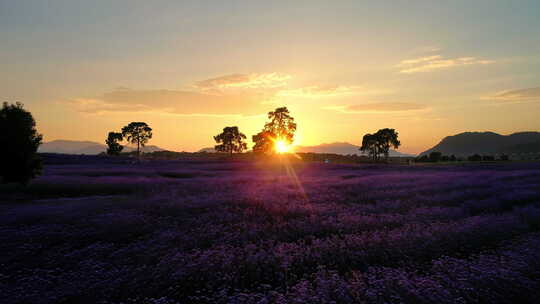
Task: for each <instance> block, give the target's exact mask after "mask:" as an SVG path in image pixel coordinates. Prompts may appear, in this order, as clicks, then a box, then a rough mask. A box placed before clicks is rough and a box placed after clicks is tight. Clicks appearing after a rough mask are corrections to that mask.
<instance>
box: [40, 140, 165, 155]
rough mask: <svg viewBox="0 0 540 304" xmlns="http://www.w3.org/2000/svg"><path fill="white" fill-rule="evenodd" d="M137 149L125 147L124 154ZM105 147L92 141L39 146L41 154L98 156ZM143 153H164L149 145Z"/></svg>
mask: <svg viewBox="0 0 540 304" xmlns="http://www.w3.org/2000/svg"><path fill="white" fill-rule="evenodd" d="M136 149H137V148H133V147H129V146H125V147H124V152H130V151H135V150H136ZM106 150H107V146H106V145H104V144H100V143H97V142H93V141H76V140H53V141H49V142H45V143H43V144H42V145H41V146H39V150H38V152H41V153H62V154H87V155H92V154H99V153H101V152H105V151H106ZM142 151H143V152H155V151H164V149H161V148H160V147H158V146H153V145H149V146H146V147H144V148H143V149H142Z"/></svg>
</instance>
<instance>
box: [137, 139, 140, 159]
mask: <svg viewBox="0 0 540 304" xmlns="http://www.w3.org/2000/svg"><path fill="white" fill-rule="evenodd" d="M137 159H138V160H139V161H141V141H140V140H139V139H137Z"/></svg>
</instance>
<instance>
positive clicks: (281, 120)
mask: <svg viewBox="0 0 540 304" xmlns="http://www.w3.org/2000/svg"><path fill="white" fill-rule="evenodd" d="M268 119H270V121H269V122H267V123H266V124H265V125H264V131H267V132H270V133H272V134H274V136H275V137H276V139H279V140H283V141H285V142H286V143H287V144H291V143H292V142H293V138H294V132H295V131H296V123H295V122H294V118H293V117H292V116H291V115H290V114H289V110H287V107H281V108H277V109H276V110H274V111H273V112H268Z"/></svg>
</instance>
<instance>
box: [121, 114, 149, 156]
mask: <svg viewBox="0 0 540 304" xmlns="http://www.w3.org/2000/svg"><path fill="white" fill-rule="evenodd" d="M122 136H123V137H124V138H126V140H127V141H128V142H130V143H132V144H136V145H137V156H138V157H140V155H141V147H144V146H145V145H146V144H147V143H148V141H149V140H150V139H151V138H152V128H150V127H149V126H148V125H147V124H146V123H145V122H131V123H130V124H129V125H127V126H125V127H123V128H122Z"/></svg>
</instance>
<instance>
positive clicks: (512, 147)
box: [420, 132, 540, 156]
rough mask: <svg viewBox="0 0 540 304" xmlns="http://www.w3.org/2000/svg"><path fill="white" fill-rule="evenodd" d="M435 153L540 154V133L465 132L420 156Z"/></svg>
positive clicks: (462, 154) (446, 138) (465, 154)
mask: <svg viewBox="0 0 540 304" xmlns="http://www.w3.org/2000/svg"><path fill="white" fill-rule="evenodd" d="M433 151H439V152H442V153H443V154H446V155H450V154H454V155H456V156H467V155H471V154H475V153H478V154H498V153H528V152H540V132H519V133H513V134H510V135H501V134H497V133H494V132H465V133H460V134H456V135H453V136H447V137H445V138H444V139H443V140H441V142H440V143H438V144H437V145H435V146H434V147H433V148H431V149H429V150H426V151H424V152H422V153H420V155H424V154H429V153H431V152H433Z"/></svg>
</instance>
